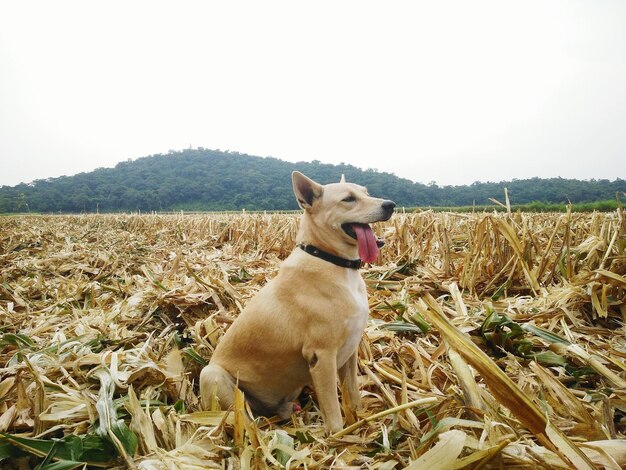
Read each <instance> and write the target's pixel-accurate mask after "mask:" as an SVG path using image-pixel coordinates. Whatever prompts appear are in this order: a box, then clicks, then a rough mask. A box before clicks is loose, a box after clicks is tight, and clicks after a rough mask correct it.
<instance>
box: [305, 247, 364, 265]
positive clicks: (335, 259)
mask: <svg viewBox="0 0 626 470" xmlns="http://www.w3.org/2000/svg"><path fill="white" fill-rule="evenodd" d="M298 246H299V247H300V248H302V249H303V250H304V251H306V252H307V253H308V254H310V255H313V256H315V257H317V258H320V259H323V260H324V261H328V262H329V263H333V264H334V265H336V266H339V267H341V268H350V269H360V268H361V265H362V263H361V260H360V259H345V258H340V257H339V256H335V255H331V254H330V253H328V252H326V251H322V250H320V249H319V248H316V247H314V246H313V245H305V244H304V243H300V244H299V245H298Z"/></svg>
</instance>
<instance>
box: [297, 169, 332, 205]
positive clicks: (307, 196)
mask: <svg viewBox="0 0 626 470" xmlns="http://www.w3.org/2000/svg"><path fill="white" fill-rule="evenodd" d="M291 181H292V182H293V192H294V194H295V195H296V199H297V200H298V204H300V207H302V208H303V209H304V210H308V209H310V208H311V207H312V206H313V202H315V200H316V199H317V198H319V197H321V195H322V193H323V192H324V189H323V188H322V185H321V184H319V183H316V182H315V181H313V180H312V179H310V178H307V177H306V176H304V175H303V174H302V173H300V172H299V171H294V172H293V173H292V174H291Z"/></svg>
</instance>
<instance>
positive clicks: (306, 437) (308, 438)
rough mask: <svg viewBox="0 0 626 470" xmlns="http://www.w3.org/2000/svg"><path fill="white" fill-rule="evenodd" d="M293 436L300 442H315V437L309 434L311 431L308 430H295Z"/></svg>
mask: <svg viewBox="0 0 626 470" xmlns="http://www.w3.org/2000/svg"><path fill="white" fill-rule="evenodd" d="M295 438H296V441H298V442H300V443H302V444H312V443H313V442H315V438H314V437H313V436H312V435H311V433H309V431H305V432H302V431H296V433H295Z"/></svg>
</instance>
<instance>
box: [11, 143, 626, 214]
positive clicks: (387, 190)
mask: <svg viewBox="0 0 626 470" xmlns="http://www.w3.org/2000/svg"><path fill="white" fill-rule="evenodd" d="M293 170H299V171H302V172H303V173H305V174H306V175H308V176H310V177H311V178H313V179H315V180H317V181H319V182H320V183H331V182H336V181H338V180H339V178H340V176H341V174H345V176H346V179H347V180H348V181H352V182H356V183H359V184H362V185H364V186H367V187H368V190H369V192H370V194H372V195H374V196H379V197H385V198H388V199H393V200H394V201H395V202H396V203H397V204H398V205H400V206H405V207H413V206H421V207H428V206H458V205H472V204H473V203H477V204H487V203H488V200H489V198H491V197H497V198H500V197H502V195H503V193H504V188H505V187H506V188H508V191H509V195H510V196H511V199H512V201H513V202H514V203H517V204H523V203H531V202H534V201H539V202H542V203H567V202H568V201H571V202H589V201H597V200H603V199H611V198H614V195H615V192H616V191H621V192H624V191H626V182H625V181H624V180H622V179H616V180H615V181H612V182H611V181H608V180H591V181H578V180H567V179H562V178H551V179H539V178H532V179H527V180H513V181H509V182H499V183H492V182H488V183H478V182H476V183H473V184H472V185H469V186H443V187H439V186H437V185H436V184H433V183H431V184H429V185H424V184H421V183H414V182H412V181H410V180H408V179H404V178H399V177H397V176H395V175H393V174H390V173H385V172H379V171H375V170H371V169H369V170H362V169H360V168H357V167H355V166H352V165H347V164H345V163H341V164H339V165H330V164H324V163H321V162H319V161H313V162H298V163H289V162H285V161H282V160H279V159H277V158H272V157H267V158H261V157H255V156H251V155H245V154H241V153H237V152H223V151H219V150H207V149H203V148H200V149H195V150H193V149H187V150H183V151H180V152H170V153H168V154H166V155H163V154H159V155H152V156H149V157H142V158H138V159H136V160H134V161H125V162H121V163H118V164H117V165H116V166H115V167H114V168H99V169H97V170H94V171H92V172H89V173H79V174H77V175H74V176H63V177H60V178H50V179H45V180H36V181H34V182H32V183H28V184H19V185H17V186H13V187H8V186H3V187H1V188H0V213H11V212H28V211H32V212H43V213H46V212H73V213H81V212H96V211H99V212H119V211H144V212H146V211H173V210H174V211H175V210H241V209H247V210H291V209H297V208H298V206H297V204H296V201H295V198H294V197H293V194H292V189H291V172H292V171H293Z"/></svg>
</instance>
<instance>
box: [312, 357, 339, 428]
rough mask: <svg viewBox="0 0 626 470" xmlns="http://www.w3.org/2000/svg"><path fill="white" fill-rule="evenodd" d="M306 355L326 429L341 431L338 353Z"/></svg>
mask: <svg viewBox="0 0 626 470" xmlns="http://www.w3.org/2000/svg"><path fill="white" fill-rule="evenodd" d="M306 356H308V357H307V360H308V362H309V371H310V373H311V378H312V379H313V387H314V388H315V394H316V395H317V401H318V403H319V406H320V410H321V412H322V416H323V417H324V424H325V426H326V430H327V431H328V432H330V433H335V432H338V431H341V429H342V428H343V420H342V419H341V409H340V407H339V395H338V394H337V353H336V352H334V351H333V352H331V351H315V352H312V353H311V354H307V355H306Z"/></svg>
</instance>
